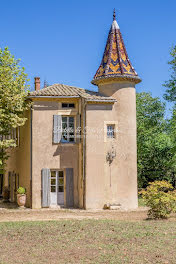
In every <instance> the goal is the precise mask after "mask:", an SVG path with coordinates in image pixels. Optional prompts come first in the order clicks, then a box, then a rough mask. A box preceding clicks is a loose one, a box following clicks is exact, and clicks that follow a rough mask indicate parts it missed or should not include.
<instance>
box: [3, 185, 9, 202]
mask: <svg viewBox="0 0 176 264" xmlns="http://www.w3.org/2000/svg"><path fill="white" fill-rule="evenodd" d="M9 196H10V192H9V188H8V187H7V186H4V188H3V202H5V203H6V202H9Z"/></svg>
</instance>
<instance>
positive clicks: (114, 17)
mask: <svg viewBox="0 0 176 264" xmlns="http://www.w3.org/2000/svg"><path fill="white" fill-rule="evenodd" d="M113 20H116V12H115V8H114V12H113Z"/></svg>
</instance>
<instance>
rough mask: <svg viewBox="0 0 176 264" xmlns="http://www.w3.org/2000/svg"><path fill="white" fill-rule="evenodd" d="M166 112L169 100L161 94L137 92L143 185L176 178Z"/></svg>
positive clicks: (139, 182) (140, 184) (141, 184)
mask: <svg viewBox="0 0 176 264" xmlns="http://www.w3.org/2000/svg"><path fill="white" fill-rule="evenodd" d="M164 114H165V104H164V103H162V102H161V101H160V99H159V98H157V97H155V98H153V97H152V96H151V94H150V93H145V92H143V93H138V94H137V145H138V185H139V187H146V186H147V185H148V183H149V182H152V181H154V180H163V179H167V180H170V181H172V177H173V173H174V171H175V167H174V164H175V151H174V145H173V141H172V137H171V135H170V133H169V129H168V128H169V124H168V122H167V120H165V118H164Z"/></svg>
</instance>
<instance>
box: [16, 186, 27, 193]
mask: <svg viewBox="0 0 176 264" xmlns="http://www.w3.org/2000/svg"><path fill="white" fill-rule="evenodd" d="M17 193H18V194H25V193H26V189H25V188H24V187H19V188H18V190H17Z"/></svg>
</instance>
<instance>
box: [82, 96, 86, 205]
mask: <svg viewBox="0 0 176 264" xmlns="http://www.w3.org/2000/svg"><path fill="white" fill-rule="evenodd" d="M82 105H83V207H84V209H86V208H85V203H86V197H85V196H86V155H85V152H86V133H85V127H86V101H85V100H82Z"/></svg>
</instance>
